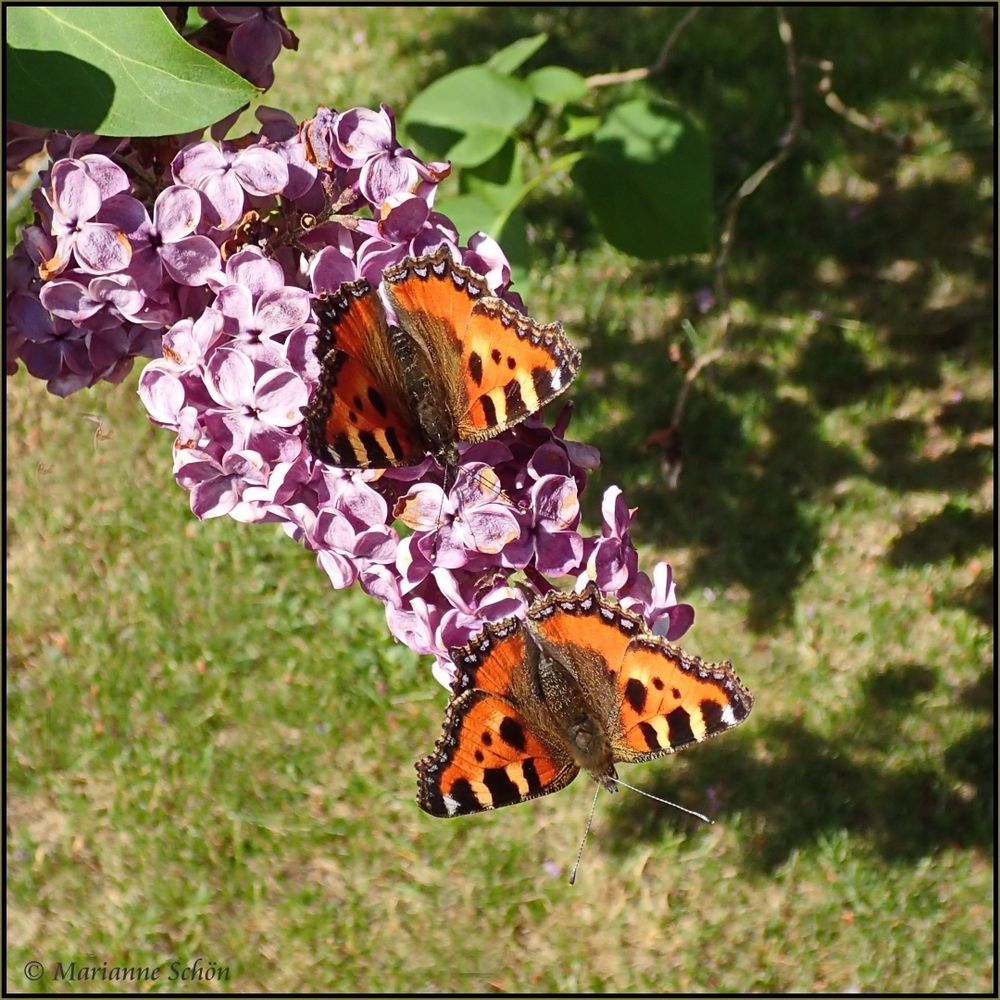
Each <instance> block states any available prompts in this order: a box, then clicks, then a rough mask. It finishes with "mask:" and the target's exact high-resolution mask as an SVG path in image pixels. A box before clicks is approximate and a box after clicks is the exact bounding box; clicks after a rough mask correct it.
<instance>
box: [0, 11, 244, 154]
mask: <svg viewBox="0 0 1000 1000" xmlns="http://www.w3.org/2000/svg"><path fill="white" fill-rule="evenodd" d="M6 13H7V42H6V53H5V54H6V57H7V67H6V80H7V101H8V103H7V114H8V116H9V117H11V118H13V119H15V120H16V121H19V122H23V123H24V124H25V125H34V126H37V127H39V128H64V129H71V130H74V131H80V132H96V133H98V134H100V135H112V136H152V135H176V134H179V133H182V132H191V131H194V130H196V129H200V128H204V127H205V126H206V125H211V124H213V123H214V122H217V121H219V120H220V119H221V118H225V117H226V115H228V114H230V113H231V112H233V111H235V110H236V109H237V108H239V107H240V106H241V105H243V104H245V103H246V102H247V101H249V100H250V99H251V98H252V97H254V96H255V95H256V94H257V93H258V91H257V88H256V87H254V86H253V85H252V84H250V83H248V82H247V81H246V80H244V79H243V78H242V77H240V76H237V74H236V73H234V72H233V71H232V70H230V69H227V68H226V67H225V66H223V65H222V64H221V63H219V62H216V61H215V60H214V59H212V58H211V57H210V56H207V55H205V53H203V52H199V51H198V50H197V49H195V48H194V47H193V46H191V45H189V44H188V43H187V42H186V41H184V39H183V38H181V36H180V35H178V34H177V32H176V31H175V30H174V28H173V26H172V25H171V24H170V22H169V21H168V20H167V18H166V15H164V13H163V12H162V11H161V10H160V9H159V8H157V7H99V6H84V5H81V6H69V5H66V6H54V7H29V6H13V5H12V6H11V7H10V8H9V9H8V10H7V12H6Z"/></svg>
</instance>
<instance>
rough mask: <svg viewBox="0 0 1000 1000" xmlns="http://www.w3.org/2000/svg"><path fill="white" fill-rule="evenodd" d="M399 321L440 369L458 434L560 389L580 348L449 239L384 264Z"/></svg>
mask: <svg viewBox="0 0 1000 1000" xmlns="http://www.w3.org/2000/svg"><path fill="white" fill-rule="evenodd" d="M383 279H384V281H385V287H386V295H387V298H388V300H389V304H390V305H391V306H392V309H393V312H395V314H396V319H397V322H398V323H399V325H400V326H401V327H402V328H403V329H404V330H406V332H407V333H408V334H409V335H410V336H411V337H412V338H413V339H414V340H415V341H416V343H417V344H418V345H419V347H420V349H421V350H422V351H423V352H424V354H425V355H426V356H427V358H428V359H429V362H430V366H431V369H432V370H433V371H435V372H437V373H439V375H440V381H441V386H440V388H441V389H442V390H443V393H444V404H443V405H445V406H446V407H447V408H448V409H449V411H450V413H451V415H452V418H453V421H454V425H455V428H456V433H457V436H458V439H459V440H461V441H483V440H486V439H487V438H490V437H493V436H494V435H496V434H499V433H500V432H501V431H503V430H505V429H506V428H508V427H511V426H513V425H514V424H517V423H520V422H521V421H522V420H524V418H525V417H527V416H528V415H529V414H531V413H535V412H536V411H537V410H540V409H541V408H542V407H543V406H544V405H545V404H546V403H548V402H549V401H550V400H552V399H554V398H555V397H556V396H558V395H559V394H560V393H561V392H563V391H564V390H565V389H566V388H567V387H568V386H569V384H570V382H572V381H573V377H574V376H575V375H576V372H577V369H578V368H579V367H580V354H579V352H578V351H577V350H576V348H575V347H573V345H572V344H571V343H570V342H569V340H568V339H567V338H566V335H565V334H564V333H563V331H562V326H561V325H560V324H559V323H549V324H546V325H543V324H541V323H537V322H536V321H535V320H533V319H531V318H530V317H529V316H525V315H524V314H523V313H520V312H518V311H517V310H516V309H515V308H514V307H513V306H511V305H510V304H509V303H507V302H505V301H504V300H503V299H500V298H498V297H497V296H495V295H493V294H492V293H491V292H490V289H489V287H488V286H487V284H486V282H485V281H484V280H483V279H482V278H481V277H480V276H479V275H478V274H476V273H475V272H474V271H470V270H469V269H468V268H467V267H463V266H462V265H460V264H456V263H455V262H454V261H453V260H452V257H451V251H450V250H449V248H448V247H447V246H442V247H440V248H438V250H436V251H434V253H432V254H428V255H427V256H425V257H420V258H417V259H416V260H414V259H410V258H408V259H406V260H404V261H402V262H401V263H399V264H396V265H393V266H391V267H387V268H386V269H385V273H384V275H383Z"/></svg>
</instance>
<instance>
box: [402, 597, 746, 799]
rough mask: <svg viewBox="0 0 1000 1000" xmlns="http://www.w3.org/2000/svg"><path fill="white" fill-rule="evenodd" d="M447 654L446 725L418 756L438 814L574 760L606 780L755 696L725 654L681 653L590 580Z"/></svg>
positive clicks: (733, 722)
mask: <svg viewBox="0 0 1000 1000" xmlns="http://www.w3.org/2000/svg"><path fill="white" fill-rule="evenodd" d="M451 656H452V660H453V661H454V663H455V667H456V676H455V680H454V682H453V684H452V698H451V702H450V703H449V706H448V711H447V714H446V716H445V722H444V732H443V735H442V736H441V738H440V739H439V740H438V743H437V746H436V747H435V749H434V752H433V753H432V754H430V755H429V756H427V757H425V758H424V759H423V760H421V761H419V762H418V763H417V773H418V775H419V790H418V794H417V801H418V802H419V804H420V806H421V808H423V809H425V810H426V811H427V812H429V813H431V814H432V815H434V816H459V815H463V814H466V813H475V812H481V811H483V810H485V809H496V808H497V807H499V806H506V805H513V804H514V803H517V802H523V801H525V800H526V799H531V798H536V797H537V796H539V795H546V794H548V793H549V792H554V791H558V790H559V789H560V788H564V787H565V786H566V785H568V784H569V783H570V782H571V781H572V780H573V778H574V777H576V775H577V774H578V773H579V771H580V769H581V768H586V769H587V771H588V772H589V773H590V774H591V776H592V777H593V778H594V779H595V780H596V781H598V782H599V783H600V784H601V785H603V786H604V787H605V788H608V789H610V790H612V791H613V790H614V789H615V781H616V780H617V774H616V772H615V766H614V765H615V764H617V763H620V762H636V761H644V760H650V759H652V758H653V757H659V756H662V755H663V754H667V753H673V752H674V751H676V750H681V749H683V748H684V747H687V746H690V745H691V744H693V743H697V742H700V741H701V740H705V739H708V738H709V737H711V736H716V735H718V734H719V733H723V732H725V731H726V730H727V729H732V728H733V727H734V726H737V725H739V724H740V723H741V722H742V721H743V720H744V719H745V718H746V717H747V715H749V713H750V709H751V707H752V705H753V698H752V697H751V695H750V692H749V691H747V689H746V688H745V687H743V685H742V684H741V683H740V680H739V678H738V677H737V676H736V674H735V673H733V669H732V666H731V665H730V664H729V663H721V664H714V663H704V662H703V661H702V660H700V659H698V658H697V657H694V656H688V654H686V653H685V652H684V651H683V650H681V649H680V648H679V647H677V646H674V645H672V644H671V643H669V642H667V641H666V640H665V639H661V638H660V637H658V636H655V635H653V634H652V633H651V632H650V631H649V629H648V627H647V626H646V623H645V621H644V620H643V619H642V618H641V617H639V616H638V615H636V614H633V613H632V612H629V611H626V610H624V609H623V608H621V607H620V606H619V604H618V602H617V601H615V600H614V599H613V598H611V597H609V596H607V595H605V594H602V593H601V592H600V591H599V590H598V589H597V587H596V586H595V585H594V584H590V585H588V586H587V587H586V588H585V589H584V591H583V592H582V593H580V594H563V593H553V594H550V595H549V596H548V597H545V598H543V599H541V600H539V601H537V602H536V603H535V604H533V605H532V606H531V607H530V608H529V609H528V613H527V616H526V618H525V620H524V621H523V622H522V621H521V620H519V619H517V618H508V619H506V620H504V621H502V622H498V623H495V624H490V625H487V626H486V627H485V628H484V629H483V631H482V632H480V634H479V635H477V636H476V637H475V638H474V639H472V640H471V641H470V642H468V643H467V644H466V645H464V646H460V647H457V648H455V649H453V650H452V651H451Z"/></svg>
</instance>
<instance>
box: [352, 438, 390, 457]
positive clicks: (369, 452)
mask: <svg viewBox="0 0 1000 1000" xmlns="http://www.w3.org/2000/svg"><path fill="white" fill-rule="evenodd" d="M358 439H359V440H360V441H361V445H362V447H363V448H364V449H365V455H366V456H367V458H368V461H369V463H375V462H378V461H379V460H380V459H383V458H386V457H388V456H386V453H385V449H384V448H383V447H382V445H380V444H379V443H378V439H377V438H376V437H375V435H374V434H372V432H371V431H362V432H361V433H360V434H359V435H358Z"/></svg>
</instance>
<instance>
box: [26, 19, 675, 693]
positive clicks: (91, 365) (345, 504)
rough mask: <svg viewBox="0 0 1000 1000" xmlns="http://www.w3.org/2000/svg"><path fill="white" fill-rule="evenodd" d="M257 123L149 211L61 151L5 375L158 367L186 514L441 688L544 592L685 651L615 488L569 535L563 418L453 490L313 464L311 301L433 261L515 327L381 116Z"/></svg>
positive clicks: (493, 281)
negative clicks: (366, 616)
mask: <svg viewBox="0 0 1000 1000" xmlns="http://www.w3.org/2000/svg"><path fill="white" fill-rule="evenodd" d="M222 10H223V9H222V8H219V11H222ZM228 10H229V11H234V10H236V8H228ZM240 10H241V11H243V12H242V13H240V14H239V15H238V16H237V15H235V14H230V15H229V17H230V22H232V23H235V21H236V20H238V19H240V18H242V20H241V21H240V23H241V25H243V26H246V25H250V24H252V23H253V21H254V19H255V15H253V14H252V13H248V12H250V11H252V10H255V9H251V8H245V9H240ZM219 16H220V17H222V16H223V15H222V14H221V13H220V14H219ZM265 20H266V19H265ZM238 30H239V29H238ZM254 30H269V29H267V27H266V25H265V24H263V23H262V24H258V25H257V26H256V27H255V28H254ZM233 39H234V40H235V39H236V33H234V34H233ZM258 118H259V120H260V121H261V122H262V123H263V127H262V130H261V132H260V133H259V134H256V135H252V136H247V137H244V139H241V140H239V141H237V142H224V143H221V144H220V143H215V142H211V141H207V140H206V141H192V142H190V143H188V144H187V145H185V146H184V147H183V148H181V149H180V150H179V151H178V152H177V153H176V155H175V156H174V157H173V159H172V161H169V162H167V163H165V164H164V165H163V168H162V170H161V172H160V176H159V186H158V187H157V186H153V187H149V186H148V184H147V185H146V186H144V187H142V188H141V189H140V187H139V185H138V184H137V183H136V182H134V181H132V180H131V179H130V178H129V174H128V172H127V170H126V169H125V168H124V167H122V166H119V165H118V164H117V163H115V162H113V161H112V160H111V159H109V157H108V156H107V155H105V152H104V151H102V152H95V151H94V150H95V144H93V143H88V142H85V141H80V142H74V143H71V144H69V145H68V146H67V147H66V149H65V152H66V155H65V156H64V157H63V158H62V159H60V160H58V161H57V162H56V163H55V164H54V165H53V166H52V168H51V169H50V170H49V171H47V172H46V174H45V175H43V178H42V185H43V186H42V196H41V198H40V199H36V207H37V208H38V209H39V213H38V218H37V220H36V222H35V224H34V225H33V226H31V227H28V229H27V230H26V232H25V236H24V240H23V244H22V245H21V246H20V247H19V248H18V250H17V251H15V254H14V255H13V256H12V258H11V260H10V261H9V262H8V277H9V283H8V284H9V288H8V307H9V308H8V318H7V323H8V358H7V365H8V371H10V369H11V365H12V364H13V365H14V366H15V367H16V362H17V360H20V361H23V363H24V364H25V367H26V368H27V369H28V371H29V373H31V374H32V375H35V376H36V377H39V378H44V379H47V380H48V382H49V388H50V389H51V390H52V391H53V392H57V393H60V394H66V393H68V392H71V391H75V390H77V389H80V388H84V387H86V386H89V385H92V384H93V383H94V382H95V381H96V380H97V379H98V378H105V379H108V380H120V378H122V377H124V374H125V372H127V370H128V366H130V365H131V358H132V356H134V355H135V354H137V353H139V352H140V351H142V352H146V353H150V354H154V353H155V354H157V355H159V356H157V357H156V358H155V360H153V361H151V362H150V363H149V364H147V365H146V367H145V369H144V370H143V372H142V374H141V376H140V379H139V388H138V392H139V396H140V398H141V400H142V402H143V404H144V405H145V407H146V410H147V412H148V415H149V417H150V419H151V420H152V421H154V422H155V423H157V424H158V425H160V426H162V427H164V428H167V429H170V430H172V431H173V432H174V433H175V435H176V437H175V441H174V450H173V466H174V476H175V479H176V480H177V482H178V484H179V485H181V486H182V487H183V488H184V489H186V490H188V491H189V494H190V505H191V509H192V511H193V512H194V514H195V515H196V516H197V517H199V518H209V517H220V516H223V515H228V516H230V517H232V518H234V519H235V520H238V521H242V522H255V521H267V522H274V523H278V524H280V525H281V526H282V527H283V529H284V530H285V532H286V533H287V534H288V535H289V536H290V537H292V538H294V539H296V540H297V541H299V542H300V544H302V545H304V546H305V547H306V548H307V549H309V550H310V551H312V552H314V553H315V554H316V559H317V563H318V565H319V567H320V568H321V569H322V570H323V572H324V573H326V575H327V577H328V578H329V580H330V582H331V584H332V585H333V586H334V587H335V588H343V587H348V586H351V585H353V584H354V583H358V584H359V585H360V586H361V587H362V589H364V590H365V591H366V592H367V593H368V594H370V595H372V596H373V597H376V598H377V599H378V600H380V601H381V602H382V603H383V604H384V605H385V611H386V620H387V624H388V627H389V630H390V631H391V633H392V634H393V636H395V637H396V638H397V639H398V640H400V641H402V642H404V643H406V644H407V645H408V646H410V647H411V648H412V649H414V650H415V651H417V652H419V653H424V654H431V655H433V656H434V657H435V664H434V675H435V677H437V678H438V679H439V680H440V681H441V682H442V683H448V681H449V679H450V677H451V672H452V669H453V666H452V662H451V659H450V656H449V649H450V648H451V647H453V646H456V645H461V644H463V643H465V642H467V641H468V640H469V639H470V638H472V637H473V636H474V635H475V634H476V633H477V632H479V631H480V630H481V629H482V627H483V625H484V623H486V622H489V621H496V620H499V619H501V618H504V617H507V616H509V615H521V616H523V615H524V613H525V611H526V609H527V607H528V606H529V604H530V603H531V601H532V600H533V599H534V598H536V597H537V596H539V595H540V594H544V593H546V592H548V591H550V590H552V589H555V588H556V584H555V583H553V582H552V581H553V580H556V581H560V582H561V586H562V587H563V588H571V589H577V590H580V589H582V588H583V587H584V586H585V585H586V583H587V581H589V580H596V582H597V584H598V585H599V587H600V588H601V590H602V591H604V592H606V593H610V594H613V595H615V596H617V597H618V599H619V600H620V601H621V603H622V605H623V606H625V607H628V608H631V609H633V610H635V611H637V612H638V613H640V614H642V615H644V616H645V617H646V619H647V620H648V621H649V622H650V624H651V625H652V626H653V628H654V629H655V630H656V631H657V632H659V633H660V634H663V635H666V636H668V637H669V638H671V639H676V638H677V637H678V636H679V635H681V634H682V633H683V632H684V631H686V629H687V628H688V627H689V626H690V624H691V621H692V618H693V611H692V609H691V608H690V607H689V606H688V605H684V604H679V603H678V602H677V597H676V592H675V587H674V584H673V580H672V577H671V573H670V568H669V566H667V565H666V564H665V563H660V564H658V565H657V566H656V567H655V568H654V569H653V573H652V576H649V575H647V574H646V573H644V572H643V571H641V570H640V569H639V560H638V554H637V552H636V549H635V546H634V545H633V543H632V541H631V538H630V526H631V519H632V514H633V512H632V511H630V510H629V509H628V507H627V505H626V503H625V500H624V497H623V496H622V493H621V490H620V489H619V488H618V487H614V486H613V487H610V488H609V489H608V490H607V491H606V492H605V495H604V500H603V504H602V513H603V517H602V527H601V531H600V534H599V535H596V536H590V537H588V536H585V535H584V534H582V532H581V530H580V519H581V514H580V502H579V501H580V493H581V492H582V490H583V489H584V488H585V486H586V482H587V476H588V474H589V473H590V472H591V471H592V470H593V469H595V468H597V466H598V464H599V455H598V453H597V451H596V450H595V449H593V448H591V447H589V446H587V445H584V444H580V443H577V442H573V441H569V440H567V439H566V438H565V436H564V435H565V432H566V430H567V426H568V423H569V419H570V413H571V409H572V408H571V405H570V404H567V405H566V406H565V407H564V408H563V410H562V411H561V413H560V414H559V415H558V416H557V418H556V421H555V426H554V427H553V428H549V427H548V426H547V425H546V424H545V423H544V422H543V420H542V419H541V417H540V416H538V415H533V416H531V417H529V418H528V419H527V420H525V421H523V422H522V423H520V424H518V425H517V426H515V427H514V428H512V429H509V430H507V431H505V432H504V433H503V434H501V435H499V436H498V437H496V438H493V439H491V440H489V441H485V442H482V443H478V444H462V445H460V446H459V451H460V465H459V468H458V469H457V470H456V472H455V475H454V476H453V477H450V480H449V481H450V486H449V488H448V489H447V490H445V488H444V477H443V470H442V469H440V468H439V467H438V466H437V465H436V464H435V463H434V462H433V460H431V459H430V458H427V459H425V460H424V461H423V462H421V463H420V464H419V465H417V466H412V467H407V468H397V469H388V470H368V471H363V470H350V469H335V468H331V467H328V466H325V465H323V464H322V463H320V462H319V461H317V460H316V459H315V458H313V456H312V455H311V453H310V452H309V450H308V448H307V447H306V444H305V433H304V426H303V415H302V411H303V408H304V407H305V405H306V403H307V401H308V399H309V398H310V395H311V394H312V392H313V390H314V389H315V387H316V385H317V383H318V380H319V376H320V367H319V363H318V361H317V360H316V358H315V354H314V351H315V345H316V334H317V329H318V328H317V324H316V320H315V316H314V313H313V309H312V302H313V299H314V297H315V296H317V295H319V294H322V293H324V292H328V291H330V290H333V289H335V288H336V287H338V285H339V284H341V283H342V282H344V281H349V280H353V279H354V278H356V277H358V276H359V275H364V276H365V277H367V278H368V279H369V280H370V281H371V282H372V283H373V284H377V283H378V282H379V280H380V276H381V273H382V270H383V268H384V267H385V266H386V265H387V264H389V263H393V262H395V261H398V260H400V259H402V258H403V257H405V256H407V255H418V254H421V253H425V252H428V251H430V250H433V249H434V248H436V247H438V246H440V245H441V244H442V243H444V244H447V245H448V246H450V247H451V249H452V253H453V254H454V256H455V257H456V259H457V260H461V261H462V262H463V263H465V264H466V265H467V266H469V267H471V268H472V269H473V270H475V271H476V272H477V273H480V274H482V275H483V276H484V277H485V279H486V281H487V283H488V285H489V286H490V287H491V288H492V289H493V290H494V291H495V293H496V294H498V295H502V296H504V297H505V298H506V299H507V300H508V301H510V302H511V303H512V304H514V305H515V306H516V307H517V308H523V306H522V305H521V300H520V297H519V296H518V295H517V293H516V292H513V291H512V290H511V289H510V287H509V286H510V280H511V272H510V266H509V264H508V262H507V259H506V257H505V255H504V253H503V251H502V249H501V248H500V246H499V245H498V244H497V243H496V241H494V240H492V239H491V238H489V237H488V236H486V235H484V234H481V233H480V234H476V235H474V236H472V237H471V239H469V241H468V244H467V245H465V246H462V245H461V244H460V242H459V234H458V232H457V230H456V229H455V227H454V226H453V225H452V223H451V222H450V220H449V219H447V218H446V217H445V216H443V215H441V214H440V213H438V212H435V211H434V209H433V205H434V195H435V190H436V185H437V183H438V182H439V181H440V180H441V179H443V178H444V177H445V176H447V174H448V170H449V165H448V164H426V163H424V162H423V161H421V160H419V159H418V158H417V157H416V156H415V154H413V153H412V152H411V151H410V150H407V149H403V148H401V147H400V146H399V145H398V143H397V141H396V138H395V124H394V120H393V117H392V114H391V112H390V111H389V110H388V108H386V107H384V106H383V107H382V108H380V110H379V111H377V112H376V111H371V110H369V109H365V108H354V109H350V110H348V111H346V112H343V113H341V114H338V113H337V112H335V111H332V110H330V109H328V108H321V109H319V111H318V113H317V116H316V117H315V118H314V119H312V120H311V121H309V122H306V123H304V124H303V125H302V126H301V127H300V128H298V129H296V127H295V125H294V123H293V122H292V121H291V119H290V118H288V116H285V115H283V114H282V113H280V112H276V111H274V110H273V109H263V110H262V112H260V113H259V114H258ZM99 148H101V149H102V150H105V151H106V147H104V146H101V147H99ZM118 155H120V153H119V154H118ZM125 162H126V164H127V162H128V159H127V157H126V158H125ZM331 206H332V207H331ZM362 210H364V214H363V215H359V214H357V213H359V212H362ZM307 217H309V218H308V223H307ZM11 344H13V345H14V346H13V351H12V352H11V351H10V345H11Z"/></svg>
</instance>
